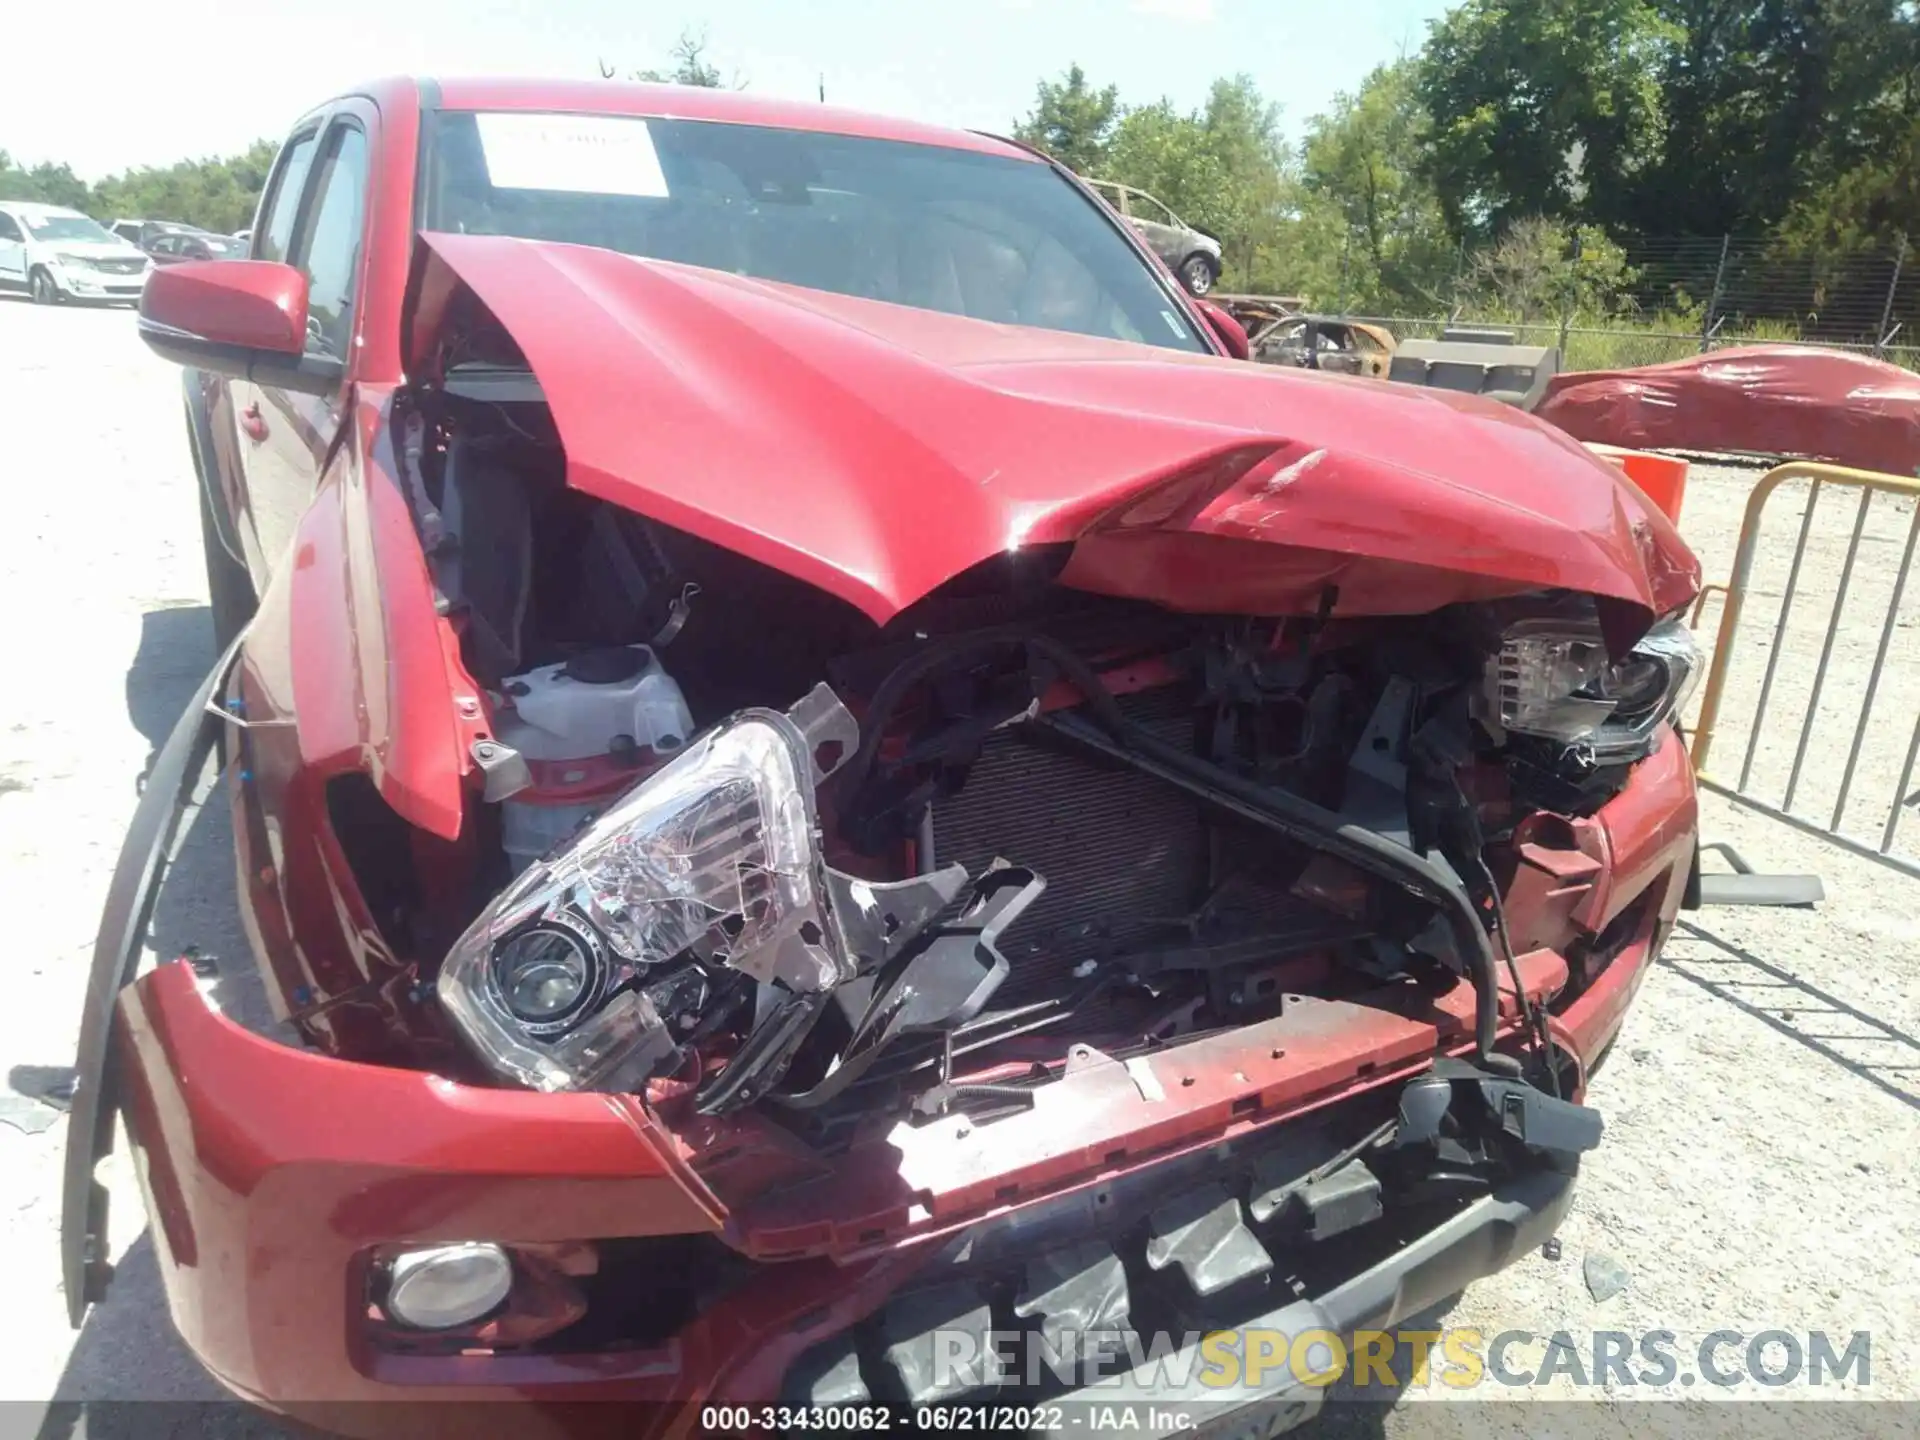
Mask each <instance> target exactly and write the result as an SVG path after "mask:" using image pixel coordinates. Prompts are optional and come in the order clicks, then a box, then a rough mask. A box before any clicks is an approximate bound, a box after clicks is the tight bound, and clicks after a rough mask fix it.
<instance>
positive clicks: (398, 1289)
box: [386, 1241, 513, 1330]
mask: <svg viewBox="0 0 1920 1440" xmlns="http://www.w3.org/2000/svg"><path fill="white" fill-rule="evenodd" d="M512 1288H513V1263H512V1262H511V1261H510V1260H508V1259H507V1252H506V1251H504V1250H502V1249H501V1248H500V1247H499V1246H498V1245H488V1244H484V1243H481V1242H479V1241H469V1242H467V1243H465V1244H462V1245H435V1246H431V1247H429V1248H427V1249H421V1250H404V1251H402V1252H401V1253H400V1254H399V1255H398V1256H396V1257H395V1259H394V1261H393V1264H392V1266H391V1268H390V1269H389V1270H388V1272H387V1304H386V1310H387V1313H388V1314H389V1315H391V1316H392V1317H393V1318H394V1319H396V1320H398V1321H399V1322H400V1323H401V1324H403V1325H411V1326H412V1327H413V1328H414V1329H416V1330H449V1329H452V1328H453V1327H454V1326H456V1325H466V1324H470V1323H471V1322H473V1321H475V1320H478V1319H479V1318H480V1317H481V1316H483V1315H485V1314H486V1313H487V1312H488V1311H490V1310H492V1309H494V1308H495V1307H496V1306H498V1305H499V1304H500V1302H501V1301H503V1300H505V1299H506V1298H507V1292H508V1291H510V1290H511V1289H512Z"/></svg>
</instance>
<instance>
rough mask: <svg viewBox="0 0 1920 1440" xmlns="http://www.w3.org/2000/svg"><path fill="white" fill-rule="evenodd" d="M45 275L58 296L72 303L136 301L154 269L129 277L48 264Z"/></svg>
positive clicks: (150, 267)
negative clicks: (47, 275)
mask: <svg viewBox="0 0 1920 1440" xmlns="http://www.w3.org/2000/svg"><path fill="white" fill-rule="evenodd" d="M47 273H48V274H50V275H52V276H53V283H54V284H55V285H57V286H59V287H60V293H61V294H63V295H66V296H69V297H71V298H72V299H75V300H138V299H139V298H140V296H141V294H142V292H144V291H145V290H146V288H147V276H149V275H151V274H152V273H153V267H152V266H148V267H147V268H146V269H145V270H142V271H139V272H137V273H136V274H132V275H114V274H109V273H108V272H106V271H104V270H91V269H87V270H83V269H79V268H77V267H75V266H71V265H50V266H48V267H47Z"/></svg>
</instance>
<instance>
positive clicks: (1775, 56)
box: [1626, 0, 1920, 234]
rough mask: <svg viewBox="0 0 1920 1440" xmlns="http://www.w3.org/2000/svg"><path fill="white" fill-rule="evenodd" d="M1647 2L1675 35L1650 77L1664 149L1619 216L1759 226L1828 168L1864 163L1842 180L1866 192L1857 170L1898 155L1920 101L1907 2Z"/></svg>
mask: <svg viewBox="0 0 1920 1440" xmlns="http://www.w3.org/2000/svg"><path fill="white" fill-rule="evenodd" d="M1657 3H1658V4H1659V5H1660V8H1661V12H1662V14H1663V15H1664V16H1665V17H1666V19H1667V20H1668V21H1669V22H1670V23H1671V24H1672V25H1673V26H1674V27H1675V29H1676V31H1677V33H1678V35H1679V37H1680V38H1679V39H1678V40H1677V41H1676V43H1675V44H1674V45H1673V46H1672V48H1671V49H1670V51H1669V53H1668V56H1667V60H1666V63H1665V65H1664V66H1663V68H1662V72H1661V75H1660V84H1661V89H1662V94H1663V100H1664V104H1665V108H1666V112H1667V122H1666V140H1665V144H1664V147H1663V155H1662V159H1661V162H1660V163H1659V164H1658V165H1656V166H1655V167H1653V169H1652V170H1651V171H1650V172H1649V173H1648V174H1646V175H1644V176H1641V177H1637V179H1636V182H1635V185H1634V187H1633V188H1634V191H1635V202H1636V203H1635V204H1634V205H1633V206H1632V208H1631V210H1630V211H1629V213H1628V214H1627V216H1626V219H1627V220H1628V222H1629V223H1631V224H1633V225H1635V226H1636V227H1639V228H1643V229H1646V230H1649V231H1651V232H1653V233H1666V234H1673V233H1681V232H1693V233H1701V234H1718V233H1725V232H1729V231H1745V232H1756V231H1763V230H1766V229H1769V228H1771V227H1773V226H1775V225H1776V224H1778V223H1779V222H1780V221H1781V220H1782V219H1783V218H1784V217H1786V216H1787V215H1788V214H1789V213H1790V212H1792V211H1794V210H1795V209H1796V208H1805V207H1807V205H1808V201H1809V199H1810V197H1813V196H1816V195H1820V194H1823V193H1824V192H1826V191H1828V190H1829V188H1830V187H1832V186H1834V185H1835V184H1836V182H1837V179H1838V177H1841V176H1846V175H1849V174H1851V173H1853V172H1864V174H1863V176H1862V178H1861V179H1857V180H1856V181H1855V182H1853V183H1852V184H1851V185H1849V186H1847V187H1842V188H1845V189H1847V190H1849V191H1850V192H1851V191H1853V190H1858V189H1861V188H1862V187H1863V185H1864V188H1867V189H1871V188H1872V185H1871V182H1870V181H1867V180H1866V179H1865V176H1869V175H1871V174H1872V173H1875V172H1881V173H1884V172H1885V170H1886V167H1887V164H1888V162H1889V161H1890V160H1894V159H1896V158H1897V155H1898V153H1899V151H1900V149H1901V147H1902V144H1903V143H1904V137H1905V136H1906V134H1907V132H1908V130H1909V128H1910V125H1911V122H1912V119H1913V116H1914V115H1915V113H1916V104H1917V103H1920V96H1916V93H1915V90H1916V74H1917V73H1920V41H1917V40H1916V37H1917V36H1920V18H1917V17H1916V12H1915V10H1914V7H1913V6H1912V5H1911V4H1907V3H1903V0H1657ZM1895 170H1896V173H1897V165H1896V166H1895ZM1909 193H1911V192H1909ZM1896 208H1897V207H1896ZM1811 213H1812V212H1811V211H1809V218H1811ZM1814 228H1816V229H1817V228H1818V226H1815V227H1814ZM1843 228H1844V227H1843Z"/></svg>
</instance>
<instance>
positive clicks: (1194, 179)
mask: <svg viewBox="0 0 1920 1440" xmlns="http://www.w3.org/2000/svg"><path fill="white" fill-rule="evenodd" d="M1107 173H1108V174H1109V175H1110V176H1111V177H1112V178H1113V179H1116V180H1119V181H1121V182H1122V183H1124V184H1127V185H1132V186H1134V187H1135V188H1137V189H1140V190H1145V191H1146V192H1147V193H1148V194H1150V195H1152V196H1154V197H1155V198H1156V199H1158V200H1160V201H1162V202H1163V203H1165V204H1167V205H1170V206H1171V207H1172V208H1173V209H1174V210H1175V211H1176V212H1177V213H1178V214H1179V215H1180V217H1181V218H1182V219H1183V220H1185V221H1186V222H1187V223H1188V224H1190V225H1194V226H1197V227H1199V228H1200V229H1201V230H1204V231H1206V232H1207V233H1208V234H1210V235H1212V236H1214V237H1215V238H1216V239H1217V240H1219V242H1220V248H1221V251H1222V253H1223V258H1224V261H1225V270H1226V274H1227V276H1228V277H1229V279H1228V283H1229V284H1231V285H1241V286H1244V285H1261V286H1268V285H1271V284H1273V283H1275V281H1276V277H1275V276H1274V275H1273V273H1272V269H1271V265H1272V261H1273V257H1274V256H1275V255H1276V253H1277V252H1278V250H1279V249H1281V248H1284V247H1283V246H1282V245H1281V243H1280V242H1281V231H1282V229H1283V228H1284V226H1285V225H1286V223H1287V221H1288V219H1289V216H1290V215H1291V214H1292V213H1293V210H1294V208H1295V206H1296V204H1297V200H1298V189H1299V182H1298V177H1297V175H1296V174H1295V173H1294V163H1293V157H1292V156H1291V154H1290V153H1289V152H1288V151H1287V149H1286V147H1285V146H1283V145H1282V143H1281V141H1280V107H1279V106H1278V105H1276V104H1274V103H1273V102H1271V101H1269V100H1268V99H1267V98H1266V97H1265V96H1263V95H1262V94H1261V93H1260V89H1259V86H1258V85H1256V84H1255V83H1254V81H1253V79H1252V77H1250V76H1247V75H1238V76H1235V77H1233V78H1232V79H1228V80H1216V81H1215V82H1214V83H1213V88H1212V90H1211V91H1210V92H1209V93H1208V95H1207V103H1206V105H1205V106H1204V107H1203V108H1202V109H1200V110H1196V111H1190V112H1186V113H1182V112H1181V111H1179V110H1178V109H1176V108H1175V107H1174V105H1173V103H1172V102H1171V101H1169V100H1160V101H1157V102H1156V103H1154V104H1152V105H1143V106H1139V107H1136V108H1134V109H1130V110H1127V111H1125V113H1124V114H1123V115H1122V117H1121V119H1120V122H1119V124H1118V125H1116V126H1115V127H1114V132H1113V141H1112V145H1111V147H1110V153H1109V156H1108V160H1107Z"/></svg>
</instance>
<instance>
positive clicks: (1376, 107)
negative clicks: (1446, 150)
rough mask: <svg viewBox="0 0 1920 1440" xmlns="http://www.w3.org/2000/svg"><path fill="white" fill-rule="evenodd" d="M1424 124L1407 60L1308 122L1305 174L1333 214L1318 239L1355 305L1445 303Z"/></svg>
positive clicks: (1392, 310)
mask: <svg viewBox="0 0 1920 1440" xmlns="http://www.w3.org/2000/svg"><path fill="white" fill-rule="evenodd" d="M1432 129H1433V122H1432V119H1431V118H1430V117H1429V116H1428V114H1427V111H1426V107H1425V106H1424V105H1423V104H1422V103H1421V101H1420V93H1419V86H1418V75H1417V73H1416V70H1415V66H1414V65H1413V63H1412V62H1411V61H1408V60H1400V61H1396V62H1395V63H1394V64H1391V65H1382V66H1380V67H1379V68H1377V69H1375V70H1374V71H1373V72H1372V73H1371V74H1370V75H1368V76H1367V78H1366V79H1365V80H1364V81H1362V82H1361V85H1360V88H1359V90H1358V91H1357V92H1355V93H1354V94H1351V95H1348V94H1341V95H1339V96H1337V97H1335V99H1334V103H1333V108H1332V110H1330V111H1329V112H1328V113H1327V114H1325V115H1317V116H1315V117H1314V118H1313V119H1312V120H1311V121H1309V122H1308V124H1307V133H1306V138H1305V140H1304V141H1303V142H1302V146H1301V153H1302V158H1303V162H1304V165H1303V179H1304V181H1305V184H1306V186H1307V189H1308V190H1309V191H1311V192H1312V194H1313V196H1314V197H1315V199H1316V200H1317V201H1318V202H1320V203H1323V204H1325V205H1327V206H1330V207H1332V210H1333V211H1334V212H1335V215H1336V216H1337V221H1336V225H1337V228H1336V229H1335V230H1334V231H1333V232H1332V233H1331V234H1330V235H1329V236H1328V237H1327V240H1326V241H1325V242H1323V243H1330V244H1331V245H1332V246H1334V247H1336V248H1338V250H1339V251H1340V255H1341V262H1342V263H1341V270H1342V282H1343V283H1342V285H1341V289H1342V291H1343V293H1344V294H1345V296H1346V298H1347V301H1348V302H1349V303H1350V304H1351V305H1353V306H1354V307H1356V308H1360V309H1364V310H1369V311H1373V312H1374V313H1379V312H1381V311H1385V312H1386V313H1389V314H1400V313H1402V312H1403V311H1404V310H1405V309H1408V308H1412V309H1416V310H1432V309H1436V308H1444V306H1445V304H1446V303H1447V302H1446V301H1445V299H1443V298H1442V292H1443V290H1444V289H1445V287H1446V286H1447V284H1448V282H1449V281H1450V280H1451V279H1452V278H1453V276H1454V275H1455V273H1456V271H1457V268H1458V266H1457V252H1456V250H1455V247H1454V246H1452V245H1451V244H1449V243H1448V242H1447V237H1446V226H1445V224H1444V222H1443V217H1442V214H1441V210H1440V198H1439V196H1438V194H1437V193H1436V192H1435V190H1434V187H1433V182H1432V180H1431V178H1430V177H1429V176H1428V174H1427V173H1426V167H1425V159H1426V156H1427V153H1428V147H1429V145H1430V143H1431V136H1432Z"/></svg>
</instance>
